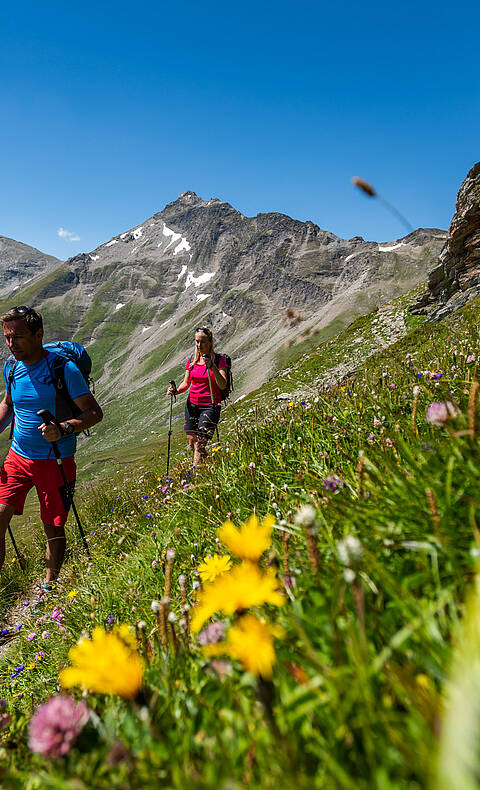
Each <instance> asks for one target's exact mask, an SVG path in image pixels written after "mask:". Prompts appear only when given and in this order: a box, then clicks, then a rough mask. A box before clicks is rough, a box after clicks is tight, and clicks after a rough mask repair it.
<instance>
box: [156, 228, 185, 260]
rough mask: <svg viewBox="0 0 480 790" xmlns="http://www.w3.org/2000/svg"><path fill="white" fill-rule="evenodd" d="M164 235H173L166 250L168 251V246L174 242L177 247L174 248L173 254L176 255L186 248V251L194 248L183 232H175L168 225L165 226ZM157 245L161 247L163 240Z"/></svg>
mask: <svg viewBox="0 0 480 790" xmlns="http://www.w3.org/2000/svg"><path fill="white" fill-rule="evenodd" d="M163 235H164V236H167V238H168V237H169V236H171V239H170V241H169V242H168V244H167V246H166V247H165V250H164V252H166V251H167V250H168V248H169V247H170V246H171V245H172V244H175V245H176V246H175V249H174V250H173V254H174V255H176V254H177V253H178V252H182V250H185V251H186V252H189V251H190V250H191V249H192V248H191V246H190V244H189V243H188V241H187V240H186V238H185V237H184V236H182V234H181V233H175V231H174V230H172V229H171V228H167V226H166V225H164V226H163ZM179 240H180V241H179ZM178 241H179V244H177V242H178ZM157 246H158V247H161V246H162V242H160V243H159V244H158V245H157Z"/></svg>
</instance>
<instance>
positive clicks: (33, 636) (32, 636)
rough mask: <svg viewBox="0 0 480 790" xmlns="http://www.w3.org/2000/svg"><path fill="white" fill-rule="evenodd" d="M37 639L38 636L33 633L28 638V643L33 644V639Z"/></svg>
mask: <svg viewBox="0 0 480 790" xmlns="http://www.w3.org/2000/svg"><path fill="white" fill-rule="evenodd" d="M35 637H36V634H35V633H34V632H32V633H31V634H29V635H28V636H27V642H31V641H32V639H35Z"/></svg>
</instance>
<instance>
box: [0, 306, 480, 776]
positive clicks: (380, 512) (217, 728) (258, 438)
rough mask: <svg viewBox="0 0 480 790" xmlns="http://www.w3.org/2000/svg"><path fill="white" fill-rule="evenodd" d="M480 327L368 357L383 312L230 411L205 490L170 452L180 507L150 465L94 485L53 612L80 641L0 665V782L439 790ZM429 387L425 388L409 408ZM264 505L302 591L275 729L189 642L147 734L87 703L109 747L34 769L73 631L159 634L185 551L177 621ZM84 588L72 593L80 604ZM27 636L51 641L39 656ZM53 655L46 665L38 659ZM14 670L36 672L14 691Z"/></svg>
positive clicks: (14, 577) (161, 669) (37, 628)
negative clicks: (5, 706)
mask: <svg viewBox="0 0 480 790" xmlns="http://www.w3.org/2000/svg"><path fill="white" fill-rule="evenodd" d="M405 302H406V299H405V298H403V299H402V300H397V302H396V304H395V305H394V306H393V308H392V313H398V314H399V315H400V314H402V315H403V310H404V304H405ZM479 314H480V305H479V304H477V303H471V304H470V305H469V306H467V308H465V309H464V310H462V311H460V312H459V313H457V314H455V315H454V316H452V317H450V318H449V319H448V320H447V321H445V322H444V323H443V324H441V325H434V326H430V325H423V326H420V327H417V328H415V329H414V330H413V331H412V332H411V334H409V335H408V336H407V337H406V338H404V339H402V340H400V341H399V342H397V343H396V344H395V345H394V346H392V347H391V348H389V349H386V350H383V351H380V352H378V353H376V354H374V355H373V356H371V357H369V358H368V359H367V358H366V357H368V354H370V353H372V352H374V351H375V349H377V348H378V346H379V345H380V344H381V340H382V338H383V339H384V340H385V339H386V338H387V336H388V326H386V325H385V322H383V323H382V319H380V318H379V316H378V313H376V312H375V313H372V314H371V315H369V316H366V317H363V318H361V319H358V320H357V321H356V322H355V323H354V324H353V325H352V326H351V327H349V328H348V329H347V330H346V331H345V332H343V333H342V334H341V335H340V336H338V337H336V338H334V339H331V340H329V341H328V342H327V343H325V344H324V345H322V346H321V347H320V348H319V349H317V350H313V351H309V352H308V353H307V354H305V355H304V356H303V357H302V358H301V359H300V360H299V361H298V364H297V365H295V366H292V367H291V369H290V370H288V369H287V370H284V371H283V372H282V373H281V374H280V375H279V376H278V377H276V378H275V379H273V380H272V381H271V382H269V383H267V384H266V385H264V387H262V388H261V390H259V391H258V392H256V393H252V394H251V395H250V396H248V397H247V398H245V400H243V401H242V402H241V403H239V404H237V405H236V406H233V407H230V408H229V410H228V411H227V413H226V419H225V422H224V424H223V428H222V448H221V449H220V450H219V451H218V452H217V453H215V456H216V457H215V463H214V464H212V466H211V467H210V468H208V469H204V470H202V472H201V474H200V475H199V476H198V477H197V479H196V480H195V481H192V475H191V471H190V470H189V468H188V466H187V465H183V466H182V464H181V463H180V459H179V458H178V453H177V461H178V465H177V468H176V471H175V474H174V475H173V481H172V483H171V484H168V486H169V487H168V488H167V490H166V491H165V492H163V491H162V490H161V488H162V486H164V485H165V481H164V480H163V479H162V480H158V477H161V475H162V473H163V471H164V468H163V463H162V466H159V465H158V462H156V459H155V458H152V459H151V460H150V461H148V460H146V461H145V462H144V463H143V464H142V465H141V467H140V468H137V469H136V470H135V472H134V473H128V472H127V473H126V474H125V472H123V471H122V472H118V473H117V474H116V475H115V476H113V477H111V478H110V479H109V480H108V481H106V482H105V483H104V485H103V487H101V488H100V489H92V490H91V493H90V498H89V501H88V505H85V506H84V508H83V512H82V515H83V518H84V519H85V522H86V523H87V524H88V525H89V527H90V528H91V529H92V534H91V535H90V537H89V540H90V546H91V552H92V565H91V566H89V567H87V566H86V563H85V559H84V558H83V557H82V556H81V553H80V551H79V545H78V541H77V542H76V543H75V541H73V543H74V544H75V545H74V546H73V548H72V550H71V554H70V557H69V562H68V565H67V566H66V568H65V571H64V573H63V577H62V582H61V584H60V585H59V587H58V590H57V591H56V593H55V597H54V599H53V600H54V602H55V603H56V604H57V605H58V606H61V607H62V608H63V609H64V612H65V619H64V621H63V624H64V626H65V628H66V632H65V633H64V634H62V633H60V632H59V631H58V628H57V626H56V625H55V624H52V625H51V627H50V631H51V636H50V637H49V638H48V639H42V638H41V631H42V629H43V628H44V627H45V626H44V625H43V624H40V623H39V624H36V622H35V619H36V618H35V617H34V616H32V617H31V618H30V620H28V619H27V621H26V622H25V624H24V628H23V630H22V635H21V636H20V637H19V638H18V639H17V640H16V642H15V643H13V644H12V646H11V647H10V654H9V656H8V662H4V666H3V667H2V682H3V694H5V695H6V696H7V697H8V698H9V703H10V706H11V709H12V710H13V715H14V720H13V723H12V725H11V726H10V727H9V728H7V729H6V730H5V731H4V734H3V739H4V746H5V747H6V748H7V749H8V752H5V753H4V754H3V756H4V758H5V760H7V763H8V768H6V769H4V774H3V778H2V781H3V782H4V783H5V782H7V781H8V783H9V785H8V786H17V787H23V786H25V787H27V788H36V787H42V788H43V787H60V786H61V787H70V786H71V787H72V788H73V787H76V788H79V787H80V788H83V787H91V786H95V787H107V786H109V787H128V786H135V787H145V788H147V787H150V786H151V782H152V777H155V782H157V781H158V780H159V779H161V780H162V782H163V784H164V786H167V787H185V786H188V787H198V788H203V787H214V786H215V787H229V788H232V787H233V788H236V787H240V786H244V785H245V784H251V785H252V786H261V787H265V788H267V787H291V786H292V785H293V784H295V785H296V786H297V787H305V788H306V787H309V788H310V787H312V786H313V787H319V788H332V787H341V788H365V790H367V788H368V790H371V788H378V790H388V789H389V788H420V787H426V786H427V784H428V782H429V780H430V776H431V774H432V772H434V770H435V754H436V750H437V747H438V742H437V735H438V722H439V717H440V716H441V715H442V710H443V704H444V703H443V699H442V693H443V689H444V686H445V682H446V675H447V672H448V667H449V662H450V658H451V653H452V640H454V641H455V642H457V643H458V642H459V643H460V644H461V634H460V632H459V625H458V621H459V616H460V614H461V608H462V602H463V600H464V597H465V593H466V589H467V587H468V585H469V583H470V580H471V579H472V578H473V574H474V570H475V565H474V556H475V544H474V536H475V535H477V534H478V533H477V531H476V523H477V522H478V518H479V516H478V508H479V504H480V503H479V496H478V490H479V476H480V471H479V470H480V463H479V462H480V457H479V456H480V453H479V448H478V441H477V439H476V437H475V439H472V437H471V435H469V434H468V431H467V428H468V425H469V420H470V425H473V415H474V414H475V410H474V407H473V406H472V404H470V409H469V403H468V402H469V397H470V393H471V391H472V390H471V382H472V380H474V379H475V378H476V363H473V364H467V362H466V359H467V355H469V354H472V353H475V354H476V356H477V358H478V356H479V352H480V348H479V341H478V332H477V325H478V318H479ZM416 322H417V319H415V321H413V322H412V323H413V324H414V323H416ZM359 337H361V339H362V340H361V343H358V342H357V341H358V338H359ZM359 349H361V351H360V350H359ZM362 358H365V361H363V362H362V364H361V365H360V366H359V362H360V361H361V360H362ZM353 367H357V371H356V374H355V375H354V376H351V377H349V378H348V379H346V380H345V381H344V383H341V382H340V383H339V384H335V383H329V385H328V387H327V386H326V385H327V380H328V375H327V374H328V373H329V371H331V369H332V368H333V369H334V370H335V371H336V376H339V375H341V374H342V373H345V372H347V371H348V370H351V369H352V368H353ZM425 371H430V372H435V373H437V372H438V373H442V377H441V378H440V379H439V380H437V381H436V380H434V379H431V378H429V377H428V376H426V375H425ZM414 386H421V387H422V390H421V392H420V393H419V396H418V403H417V405H416V407H415V406H414V399H413V394H412V391H413V387H414ZM279 391H280V392H289V393H292V405H290V406H287V405H283V406H279V404H278V402H276V401H275V394H276V393H278V392H279ZM303 392H304V393H305V405H301V404H300V400H301V395H302V393H303ZM315 393H316V394H315ZM442 398H451V399H452V400H453V401H454V402H455V404H456V406H457V408H458V409H459V411H460V412H461V413H460V415H459V417H458V418H457V419H456V420H455V421H454V422H452V423H451V425H449V426H447V428H433V427H432V426H429V425H428V424H427V423H426V422H425V419H424V416H425V409H426V407H427V405H428V404H429V403H430V402H432V401H433V400H440V399H442ZM414 408H418V417H417V418H416V420H414V419H413V418H412V410H414ZM469 414H470V416H469ZM374 420H375V427H374ZM252 464H254V466H252ZM192 483H194V484H192ZM304 503H311V504H313V505H314V507H315V508H316V519H315V523H314V525H313V529H312V534H311V535H310V536H308V535H307V534H306V531H305V529H302V527H301V526H299V525H298V524H296V523H295V520H294V514H295V512H296V511H297V509H298V507H299V506H300V505H302V504H304ZM254 509H255V510H257V511H258V512H259V513H260V514H265V513H267V512H273V513H274V514H275V516H276V519H277V524H278V527H277V529H276V530H275V536H274V542H273V552H274V553H273V554H272V555H271V556H270V561H271V562H273V563H274V564H278V565H279V568H280V570H279V575H280V578H281V579H282V580H284V579H289V580H292V579H294V580H295V584H294V586H292V582H291V581H290V583H289V586H288V589H287V590H286V592H287V596H286V599H287V600H286V603H285V605H284V606H283V607H282V608H280V609H276V608H275V607H263V612H264V614H265V616H266V617H267V619H268V620H270V621H274V622H278V623H280V624H281V625H282V626H283V627H284V629H285V637H284V638H283V639H282V640H280V641H279V642H278V643H277V664H276V667H275V669H274V676H273V681H274V685H273V693H274V706H273V711H272V712H271V715H270V717H269V716H268V715H265V713H264V712H263V711H264V710H265V709H266V710H267V711H268V710H271V706H270V704H269V703H268V702H267V701H266V698H265V693H266V692H265V687H263V688H262V686H260V687H258V686H257V684H256V682H255V680H254V678H253V676H252V675H250V674H249V673H243V672H242V671H241V669H240V667H239V666H238V664H236V662H233V667H232V669H231V671H230V673H229V674H227V675H226V676H221V677H219V676H217V675H216V673H215V672H214V670H213V669H211V668H210V666H209V663H208V661H207V660H206V659H205V657H203V656H202V654H201V651H200V650H199V648H198V646H197V644H196V641H195V640H193V642H192V643H191V645H190V646H189V648H188V649H186V652H185V653H184V654H183V655H178V654H177V655H172V653H170V655H169V656H168V654H167V653H166V652H165V651H164V650H163V649H159V648H158V646H157V647H155V646H154V655H153V659H152V660H151V666H150V668H149V669H148V671H147V674H146V689H147V692H148V695H150V696H149V697H148V699H149V702H148V706H147V707H148V713H144V714H142V717H140V718H139V717H138V715H137V714H136V713H135V711H134V710H132V708H131V706H130V705H128V704H126V703H124V702H122V701H119V700H118V699H117V698H114V697H113V698H109V697H102V696H101V695H89V697H88V703H89V706H90V707H91V708H92V709H94V710H95V711H96V712H97V714H98V716H99V720H98V721H97V720H95V722H96V723H95V722H94V723H93V724H91V725H90V727H91V728H93V727H94V725H95V727H96V735H95V738H96V741H95V746H92V744H91V743H90V744H88V743H87V744H86V743H82V744H80V746H79V748H78V749H76V750H75V752H74V758H73V759H72V760H71V761H70V762H66V763H62V762H60V763H59V762H57V763H49V762H48V761H45V760H43V759H42V758H39V757H35V756H32V755H30V754H29V753H28V751H27V750H26V747H25V727H26V722H27V720H28V717H29V715H30V714H29V709H30V705H31V702H30V695H32V701H33V702H34V703H37V702H40V701H42V700H45V699H46V697H47V696H48V695H49V694H51V693H54V691H55V688H56V682H57V677H58V669H59V667H60V666H61V665H65V663H66V661H67V651H68V649H69V647H70V646H71V645H72V644H74V643H75V641H76V640H77V638H78V636H79V635H80V633H81V632H82V631H83V630H84V629H86V631H87V632H89V631H90V630H91V626H92V623H100V624H102V623H105V622H106V618H107V616H108V615H113V617H114V618H115V620H116V621H117V622H129V623H133V622H135V621H138V620H145V621H146V623H147V632H150V631H151V630H153V631H154V630H155V627H156V626H155V618H154V616H153V613H152V611H151V609H150V603H151V601H152V599H157V598H160V597H161V595H162V589H163V584H164V569H165V551H166V549H167V548H168V547H169V546H171V545H175V547H176V552H177V555H176V559H175V564H174V587H173V592H172V609H173V610H174V611H175V612H176V613H177V615H178V616H181V611H180V610H181V608H182V603H181V597H180V592H179V588H178V585H177V577H178V574H179V573H183V574H184V575H185V576H186V578H187V587H188V595H189V598H191V597H192V592H191V589H192V583H193V582H194V581H195V579H196V567H197V566H198V563H199V562H200V561H201V560H202V558H203V557H204V556H205V554H206V553H208V552H212V551H218V550H221V548H219V547H218V546H217V545H216V543H215V530H216V528H217V527H219V526H220V525H221V523H222V522H223V521H224V519H225V518H226V516H227V514H228V513H231V514H232V517H233V519H234V521H235V522H236V523H237V524H238V523H240V522H241V521H243V520H244V519H245V518H247V517H248V516H249V514H250V513H251V512H252V511H253V510H254ZM285 534H287V535H289V540H288V543H286V542H285V540H284V535H285ZM347 534H353V535H355V536H356V537H357V538H358V539H359V541H360V543H361V550H360V552H359V556H358V557H357V558H356V559H354V558H352V559H351V561H350V567H349V568H348V570H349V571H350V573H349V574H346V573H345V570H346V569H345V564H342V561H341V557H342V556H343V555H342V554H341V551H340V552H339V549H338V542H339V541H340V540H341V539H342V538H344V536H345V535H347ZM37 540H38V541H39V536H37ZM37 545H41V541H40V542H39V544H37ZM39 552H40V550H38V551H37V552H31V553H30V555H29V570H28V573H29V578H31V579H33V578H35V577H36V576H37V575H38V573H39V572H40V566H41V563H40V561H39V560H38V559H34V556H35V554H37V555H38V554H39ZM316 553H318V556H316ZM276 558H277V559H276ZM317 563H318V567H317ZM4 580H5V584H6V586H7V589H11V590H12V592H13V591H14V590H15V589H18V588H19V586H20V585H21V583H22V579H21V578H20V576H19V574H18V571H17V570H16V568H15V564H13V565H9V566H8V567H7V571H6V573H5V574H4ZM73 587H75V588H76V589H78V595H77V596H76V597H74V598H73V599H71V600H70V599H69V598H68V597H67V591H68V590H69V589H71V588H73ZM2 600H3V601H5V600H6V598H5V596H2ZM29 631H31V632H32V633H33V632H34V633H36V634H37V636H35V637H34V638H33V639H32V640H31V641H27V640H26V634H27V633H28V632H29ZM459 634H460V636H459ZM39 649H41V650H42V651H43V653H44V656H43V658H42V659H41V660H36V659H35V654H36V652H38V650H39ZM9 665H10V666H12V667H15V666H18V665H23V666H25V667H27V668H26V669H25V670H23V671H22V672H21V673H19V675H18V676H17V677H16V678H15V679H13V680H12V679H11V678H10V674H9V671H8V666H9ZM29 667H30V668H29ZM22 692H23V694H24V696H23V697H22V696H21V694H22ZM269 692H270V693H271V692H272V688H271V687H269ZM19 694H20V696H18V695H19ZM260 700H263V706H264V707H262V704H261V703H260ZM265 705H266V708H265ZM0 737H1V736H0ZM118 739H119V740H120V741H122V742H123V743H124V744H125V745H126V746H127V747H128V750H129V751H128V756H127V757H125V758H124V759H123V761H122V762H120V763H119V764H118V765H117V766H116V767H112V766H111V765H109V764H107V762H106V755H107V752H108V750H109V748H110V746H111V745H112V743H114V742H115V741H116V740H118ZM447 746H448V744H447ZM32 771H34V772H36V774H35V773H34V774H31V772H32ZM29 774H31V776H30V778H27V776H28V775H29ZM0 776H1V775H0ZM94 776H95V779H93V777H94ZM70 781H71V782H72V784H70V783H69V782H70ZM441 781H442V777H440V779H439V780H438V784H437V785H434V786H440V784H441Z"/></svg>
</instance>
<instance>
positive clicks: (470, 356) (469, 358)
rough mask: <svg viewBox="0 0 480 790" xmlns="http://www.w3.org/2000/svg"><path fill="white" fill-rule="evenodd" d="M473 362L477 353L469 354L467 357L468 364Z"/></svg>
mask: <svg viewBox="0 0 480 790" xmlns="http://www.w3.org/2000/svg"><path fill="white" fill-rule="evenodd" d="M472 362H475V354H469V355H468V357H467V365H471V364H472Z"/></svg>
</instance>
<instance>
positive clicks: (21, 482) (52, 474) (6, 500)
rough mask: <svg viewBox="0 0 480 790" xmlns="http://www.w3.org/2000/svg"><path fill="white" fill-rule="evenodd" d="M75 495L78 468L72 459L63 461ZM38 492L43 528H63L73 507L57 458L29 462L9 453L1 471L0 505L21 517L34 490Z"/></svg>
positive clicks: (12, 452)
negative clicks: (12, 508)
mask: <svg viewBox="0 0 480 790" xmlns="http://www.w3.org/2000/svg"><path fill="white" fill-rule="evenodd" d="M62 463H63V468H64V469H65V474H66V476H67V480H68V482H69V484H70V490H71V492H72V494H73V489H74V486H75V477H76V471H77V467H76V464H75V459H74V457H73V455H71V456H70V457H69V458H63V459H62ZM33 486H35V488H36V489H37V496H38V499H39V502H40V517H41V519H42V521H43V523H44V524H52V525H53V526H55V527H63V526H64V525H65V522H66V520H67V516H68V510H69V507H70V503H69V499H68V494H67V492H66V491H65V483H64V482H63V477H62V473H61V471H60V469H59V467H58V463H57V461H56V460H55V458H45V459H39V460H33V461H32V460H30V459H29V458H24V457H23V456H21V455H18V454H17V453H15V452H14V451H13V450H9V452H8V455H7V457H6V458H5V461H4V463H3V466H2V468H1V469H0V502H1V503H2V504H4V505H11V506H12V507H14V508H15V515H16V516H21V515H22V513H23V507H24V505H25V499H26V498H27V494H28V492H29V491H30V489H31V488H33Z"/></svg>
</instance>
